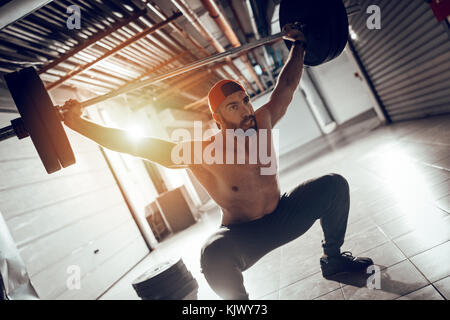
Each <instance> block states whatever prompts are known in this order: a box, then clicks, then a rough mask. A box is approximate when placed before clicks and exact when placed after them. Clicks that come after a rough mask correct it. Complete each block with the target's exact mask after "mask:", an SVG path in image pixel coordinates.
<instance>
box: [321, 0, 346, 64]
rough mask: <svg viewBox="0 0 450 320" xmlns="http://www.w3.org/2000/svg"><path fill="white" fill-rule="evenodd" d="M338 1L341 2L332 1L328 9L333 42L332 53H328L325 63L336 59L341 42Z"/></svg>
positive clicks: (331, 43) (331, 45) (331, 44)
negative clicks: (336, 10)
mask: <svg viewBox="0 0 450 320" xmlns="http://www.w3.org/2000/svg"><path fill="white" fill-rule="evenodd" d="M336 1H338V2H340V1H341V0H335V1H330V4H329V6H328V7H327V8H326V9H327V10H328V17H329V21H330V23H329V27H330V34H331V42H330V52H329V53H328V57H327V60H326V61H324V63H325V62H328V61H330V60H332V59H333V58H334V56H335V55H336V53H337V51H338V48H339V42H340V41H341V34H340V28H339V24H340V22H341V21H342V19H341V17H339V16H338V15H337V14H336V12H335V8H336V3H335V2H336Z"/></svg>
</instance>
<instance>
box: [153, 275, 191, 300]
mask: <svg viewBox="0 0 450 320" xmlns="http://www.w3.org/2000/svg"><path fill="white" fill-rule="evenodd" d="M197 289H198V283H197V280H195V279H192V280H191V281H189V282H188V283H186V284H185V285H184V286H183V287H181V288H180V289H178V290H176V291H175V292H173V293H172V294H170V295H168V296H166V297H163V298H162V299H161V300H182V299H183V298H184V297H186V296H187V295H188V294H190V293H191V292H192V291H194V290H197Z"/></svg>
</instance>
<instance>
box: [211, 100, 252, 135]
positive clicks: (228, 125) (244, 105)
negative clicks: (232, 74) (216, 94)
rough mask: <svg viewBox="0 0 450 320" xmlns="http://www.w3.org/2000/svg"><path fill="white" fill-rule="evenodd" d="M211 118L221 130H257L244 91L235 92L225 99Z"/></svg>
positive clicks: (250, 106) (250, 105)
mask: <svg viewBox="0 0 450 320" xmlns="http://www.w3.org/2000/svg"><path fill="white" fill-rule="evenodd" d="M213 117H214V119H215V120H216V121H217V122H218V123H219V124H220V126H221V128H223V129H234V130H236V129H242V130H244V131H246V130H248V129H250V128H253V129H255V130H256V129H257V124H256V118H255V111H254V110H253V106H252V104H251V103H250V97H249V96H248V95H247V94H246V93H245V92H244V91H237V92H234V93H232V94H231V95H229V96H228V97H226V99H225V100H224V101H223V102H222V103H221V104H220V107H219V108H218V109H217V111H216V112H215V114H214V115H213Z"/></svg>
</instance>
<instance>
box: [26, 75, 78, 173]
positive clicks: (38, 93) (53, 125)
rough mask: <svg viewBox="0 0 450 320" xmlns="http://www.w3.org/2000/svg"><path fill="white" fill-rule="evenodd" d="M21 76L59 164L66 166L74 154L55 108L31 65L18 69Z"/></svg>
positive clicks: (71, 162)
mask: <svg viewBox="0 0 450 320" xmlns="http://www.w3.org/2000/svg"><path fill="white" fill-rule="evenodd" d="M20 74H21V78H23V79H25V81H26V84H25V85H26V87H27V94H28V95H30V96H31V97H32V100H33V102H34V108H35V111H36V113H37V114H39V116H40V118H41V122H42V123H43V124H44V126H45V127H46V128H47V132H48V133H49V138H50V140H51V141H52V142H53V148H54V149H55V151H56V154H57V155H58V158H59V161H60V162H61V166H62V167H63V168H66V167H68V166H70V165H72V164H74V163H75V155H74V154H73V150H72V147H71V146H70V142H69V139H67V135H66V132H65V131H64V128H63V126H62V124H61V120H60V118H59V116H58V114H57V111H56V108H55V107H54V106H53V103H52V100H51V99H50V96H49V95H48V92H47V90H45V87H44V84H43V83H42V80H41V78H40V77H39V75H38V73H37V72H36V70H35V69H34V68H33V67H28V68H25V69H23V70H21V71H20Z"/></svg>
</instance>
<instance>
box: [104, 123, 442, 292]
mask: <svg viewBox="0 0 450 320" xmlns="http://www.w3.org/2000/svg"><path fill="white" fill-rule="evenodd" d="M449 123H450V115H448V116H441V117H433V118H428V119H422V120H416V121H408V122H401V123H396V124H393V125H389V126H378V125H376V124H375V125H374V123H373V122H370V121H363V122H360V123H357V124H355V125H353V126H351V127H348V128H346V129H339V130H337V131H336V132H334V133H333V134H332V135H329V136H325V137H324V138H320V140H322V142H323V143H322V144H318V143H315V145H316V146H317V145H323V146H325V147H324V149H323V150H322V151H321V152H320V154H319V155H318V156H317V152H316V151H314V152H313V151H311V150H309V149H308V148H307V146H306V147H302V148H300V149H298V150H296V152H295V153H294V154H293V157H294V158H295V161H296V162H293V160H291V161H290V162H289V165H288V166H285V169H284V170H282V171H281V173H280V184H281V189H282V191H288V190H290V189H292V188H294V187H295V186H296V185H297V184H299V183H301V182H302V181H305V180H307V179H309V178H312V177H316V176H320V175H323V174H326V173H329V172H336V173H340V174H342V175H343V176H345V177H346V178H347V180H348V181H349V183H350V189H351V209H350V218H349V225H348V228H347V235H346V241H345V243H344V246H343V248H342V250H349V251H352V252H353V253H354V254H355V255H360V256H361V255H362V256H369V257H371V258H372V259H373V260H374V262H375V264H376V266H377V267H379V268H380V270H381V276H380V277H379V278H370V279H368V278H369V277H370V275H357V276H353V277H352V278H345V277H343V278H340V279H336V281H330V280H325V279H323V278H322V275H321V273H320V267H319V257H320V255H321V246H320V240H321V237H322V233H321V228H320V223H319V222H316V223H315V224H314V226H313V227H312V228H311V229H310V230H309V231H308V232H307V233H306V234H305V235H303V236H302V237H300V238H298V239H297V240H294V241H292V242H291V243H289V244H287V245H285V246H283V247H280V248H278V249H276V250H274V251H272V252H271V253H269V254H268V255H266V256H265V257H263V258H262V259H261V260H260V261H259V262H258V263H257V264H256V265H254V266H253V267H252V268H250V269H249V270H247V271H246V272H244V281H245V285H246V288H247V290H248V292H249V295H250V299H300V300H301V299H336V300H343V299H387V300H392V299H427V300H428V299H430V300H432V299H437V300H442V299H444V298H446V299H449V298H450V256H449V255H448V252H450V241H449V240H450V216H449V214H450V153H449V150H450V146H449V144H450V127H449V126H448V124H449ZM316 142H318V141H317V140H316ZM300 156H301V157H302V158H309V161H308V163H307V164H302V163H303V162H302V158H300ZM312 157H314V160H313V161H312V160H311V158H312ZM219 219H220V216H219V212H218V210H217V209H212V210H211V211H209V212H208V213H207V214H205V215H204V218H203V219H202V220H201V221H200V222H199V223H197V224H196V225H194V226H192V227H191V228H189V229H187V230H185V231H183V232H181V233H179V234H177V235H175V236H172V237H171V238H169V239H167V240H165V241H163V242H162V243H161V245H160V246H159V247H158V249H157V250H155V251H153V252H152V253H150V254H149V255H148V256H147V257H146V258H145V259H143V260H142V261H141V262H140V263H139V264H138V265H137V266H136V267H135V268H134V269H133V270H131V271H130V272H129V273H128V274H126V275H125V276H124V277H122V279H120V280H119V281H118V282H117V283H116V284H115V285H114V286H113V287H111V288H110V289H109V290H108V291H107V292H106V293H105V294H104V295H102V296H101V297H100V299H138V297H137V295H136V294H135V292H134V290H133V288H132V287H131V285H130V283H131V281H133V279H135V278H136V277H138V276H139V275H140V274H142V273H143V272H145V271H146V270H148V269H149V268H150V267H151V266H152V265H153V264H157V263H159V262H162V261H165V260H166V259H167V258H173V257H179V256H181V257H182V258H183V261H184V262H185V264H186V265H187V267H188V269H189V270H190V271H191V272H192V274H193V275H194V277H195V278H196V279H197V281H198V283H199V292H198V299H218V297H217V296H216V295H215V294H214V292H212V291H211V289H210V288H209V286H208V285H207V283H206V281H205V279H204V277H203V276H202V274H201V273H200V271H199V254H200V247H201V245H202V244H203V241H204V240H205V239H206V237H207V236H208V234H209V233H211V232H213V231H214V229H215V228H217V227H218V225H219V223H220V222H219ZM368 280H370V281H371V283H372V284H373V286H372V287H374V289H370V288H368V286H367V281H368Z"/></svg>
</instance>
